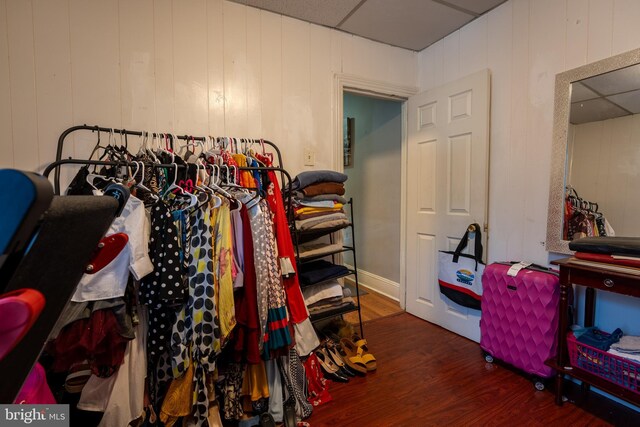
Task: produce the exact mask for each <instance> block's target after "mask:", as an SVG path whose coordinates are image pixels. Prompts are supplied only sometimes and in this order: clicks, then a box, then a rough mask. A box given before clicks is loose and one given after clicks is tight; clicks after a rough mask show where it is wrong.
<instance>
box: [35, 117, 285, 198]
mask: <svg viewBox="0 0 640 427" xmlns="http://www.w3.org/2000/svg"><path fill="white" fill-rule="evenodd" d="M82 130H88V131H91V132H105V133H113V134H118V135H132V136H143V135H144V133H145V132H146V131H144V132H143V131H138V130H130V129H114V128H108V127H103V126H98V125H95V126H89V125H86V124H84V125H78V126H72V127H70V128H68V129H66V130H65V131H64V132H62V133H61V134H60V137H58V147H57V150H56V161H55V162H53V163H52V164H51V165H49V167H53V168H56V166H57V165H58V164H65V163H58V162H61V161H62V160H63V159H62V151H63V149H64V143H65V140H66V138H67V137H68V136H69V135H71V134H72V133H74V132H77V131H82ZM148 134H149V136H152V137H158V136H165V137H167V138H168V140H169V142H170V144H171V146H172V147H173V139H174V137H175V138H177V139H180V140H183V141H192V140H193V141H200V142H205V141H206V140H207V137H206V136H193V135H174V134H171V133H155V132H149V133H148ZM227 139H228V140H230V141H232V142H234V143H237V142H238V141H240V142H241V143H245V142H249V143H264V144H267V145H269V146H270V147H271V148H273V149H274V151H275V152H276V154H277V157H278V168H282V154H281V153H280V149H279V148H278V146H277V145H276V144H274V143H273V142H271V141H268V140H264V139H258V140H256V139H250V138H227V137H217V138H216V140H227ZM67 160H77V159H67ZM87 161H89V160H84V162H87ZM92 161H93V160H92ZM66 163H69V164H88V163H81V161H77V162H66ZM91 164H94V163H91ZM95 164H97V165H100V163H95ZM110 164H111V163H109V164H108V165H110ZM123 166H125V165H124V164H123ZM49 167H47V169H49ZM160 167H166V165H161V166H160ZM47 169H45V172H47ZM241 170H242V169H241ZM279 172H280V173H281V180H282V181H284V173H286V171H284V170H280V171H279ZM49 173H50V171H48V172H47V173H46V175H45V176H48V174H49ZM287 175H288V174H287ZM288 178H289V182H291V177H290V176H289V177H288ZM53 188H54V193H55V194H60V169H59V168H56V171H55V174H54V180H53Z"/></svg>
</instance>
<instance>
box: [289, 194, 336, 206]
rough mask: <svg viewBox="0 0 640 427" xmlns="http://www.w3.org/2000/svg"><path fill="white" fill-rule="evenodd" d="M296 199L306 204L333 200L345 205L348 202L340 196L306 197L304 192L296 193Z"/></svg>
mask: <svg viewBox="0 0 640 427" xmlns="http://www.w3.org/2000/svg"><path fill="white" fill-rule="evenodd" d="M293 197H294V198H296V199H298V200H299V201H301V202H302V201H305V202H317V201H321V200H333V201H334V202H336V203H342V204H343V205H344V204H346V203H347V202H348V200H347V199H346V198H345V197H344V196H340V195H338V194H318V195H317V196H305V195H304V193H303V192H302V191H296V192H294V195H293Z"/></svg>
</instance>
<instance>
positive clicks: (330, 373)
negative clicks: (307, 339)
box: [315, 347, 349, 383]
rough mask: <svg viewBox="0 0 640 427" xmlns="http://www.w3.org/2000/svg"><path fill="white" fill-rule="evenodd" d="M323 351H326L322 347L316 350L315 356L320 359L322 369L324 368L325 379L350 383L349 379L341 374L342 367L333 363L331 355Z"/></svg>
mask: <svg viewBox="0 0 640 427" xmlns="http://www.w3.org/2000/svg"><path fill="white" fill-rule="evenodd" d="M323 350H324V349H323V348H322V347H321V348H320V349H319V350H316V351H315V355H316V357H317V358H318V362H319V363H320V367H321V368H322V371H323V372H324V375H325V377H327V378H329V379H330V380H333V381H337V382H341V383H347V382H349V377H348V376H347V375H346V374H344V373H342V372H341V370H340V367H339V366H338V365H336V364H335V363H333V361H332V360H331V359H330V358H329V355H328V354H327V353H326V352H324V351H323Z"/></svg>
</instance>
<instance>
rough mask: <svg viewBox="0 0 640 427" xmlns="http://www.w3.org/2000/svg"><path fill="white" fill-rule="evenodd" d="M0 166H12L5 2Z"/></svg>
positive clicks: (0, 12) (3, 8)
mask: <svg viewBox="0 0 640 427" xmlns="http://www.w3.org/2000/svg"><path fill="white" fill-rule="evenodd" d="M0 28H4V31H3V30H0V129H2V137H0V166H13V165H14V161H13V159H14V156H13V123H12V120H11V115H12V111H11V78H10V75H11V74H10V72H9V43H8V40H7V36H8V31H7V28H8V25H7V1H6V0H0Z"/></svg>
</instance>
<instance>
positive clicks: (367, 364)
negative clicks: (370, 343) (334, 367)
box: [340, 338, 378, 372]
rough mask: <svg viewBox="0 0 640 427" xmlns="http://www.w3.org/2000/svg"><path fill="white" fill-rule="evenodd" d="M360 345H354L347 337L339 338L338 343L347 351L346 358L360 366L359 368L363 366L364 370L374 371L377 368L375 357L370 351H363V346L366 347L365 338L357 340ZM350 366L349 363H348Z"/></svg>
mask: <svg viewBox="0 0 640 427" xmlns="http://www.w3.org/2000/svg"><path fill="white" fill-rule="evenodd" d="M358 342H359V343H361V344H362V346H358V345H356V344H355V343H354V342H353V341H351V340H350V339H347V338H342V339H341V340H340V344H341V345H342V348H343V349H344V351H345V352H346V353H347V356H348V359H345V361H347V360H350V361H351V362H353V363H354V364H356V365H357V366H359V367H360V369H362V368H364V369H365V370H366V372H371V371H375V370H376V369H377V367H378V366H377V364H376V358H375V357H374V356H373V354H371V353H365V350H364V348H366V341H365V340H358ZM349 366H350V367H351V365H349Z"/></svg>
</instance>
